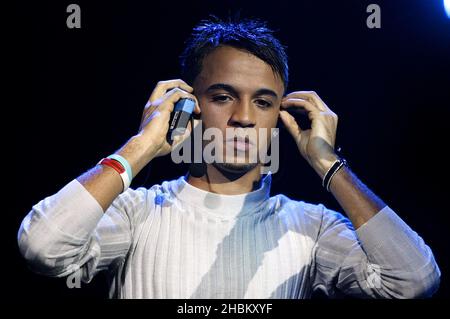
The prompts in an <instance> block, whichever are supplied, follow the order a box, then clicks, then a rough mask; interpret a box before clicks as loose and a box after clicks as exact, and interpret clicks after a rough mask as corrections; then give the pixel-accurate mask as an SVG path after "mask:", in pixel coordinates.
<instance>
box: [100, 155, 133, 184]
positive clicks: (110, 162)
mask: <svg viewBox="0 0 450 319" xmlns="http://www.w3.org/2000/svg"><path fill="white" fill-rule="evenodd" d="M98 164H99V165H105V166H109V167H111V168H113V169H114V170H115V171H116V172H117V173H119V175H120V178H121V179H122V185H123V190H122V193H123V192H124V191H126V190H127V189H128V187H130V184H131V180H130V177H129V174H128V172H127V170H126V169H125V167H124V166H123V165H122V163H120V162H119V161H117V160H115V159H112V158H103V159H102V160H100V162H98Z"/></svg>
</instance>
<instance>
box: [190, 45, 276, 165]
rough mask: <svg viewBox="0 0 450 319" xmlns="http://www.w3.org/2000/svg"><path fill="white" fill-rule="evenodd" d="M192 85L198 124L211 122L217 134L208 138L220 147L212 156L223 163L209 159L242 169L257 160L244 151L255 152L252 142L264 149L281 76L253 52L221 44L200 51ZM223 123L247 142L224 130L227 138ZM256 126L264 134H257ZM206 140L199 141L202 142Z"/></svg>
mask: <svg viewBox="0 0 450 319" xmlns="http://www.w3.org/2000/svg"><path fill="white" fill-rule="evenodd" d="M193 87H194V94H195V95H196V97H197V98H198V100H199V103H200V108H201V111H202V113H201V119H202V121H203V127H204V129H208V128H217V129H218V130H220V131H221V133H222V136H223V139H222V140H220V141H218V140H217V141H214V143H215V144H216V146H217V145H218V144H217V143H220V144H221V146H222V147H221V149H223V153H222V154H216V156H215V158H220V160H219V161H221V162H225V163H223V164H215V165H216V166H219V167H220V168H223V169H225V170H226V171H231V172H245V171H248V170H250V169H252V168H254V167H255V166H257V165H258V163H255V162H254V157H251V156H250V154H251V152H255V153H252V154H253V155H254V154H256V153H257V152H258V150H259V149H258V147H259V148H265V150H267V146H268V145H269V143H270V138H271V135H270V133H271V132H270V129H271V128H274V127H275V126H276V123H277V120H278V114H279V111H280V103H281V98H282V96H283V91H284V85H283V81H282V80H281V78H280V77H279V76H278V75H277V74H275V73H274V72H273V70H272V68H271V67H270V66H269V65H268V64H267V63H266V62H264V61H263V60H261V59H259V58H258V57H256V56H254V55H252V54H250V53H248V52H246V51H243V50H239V49H236V48H233V47H230V46H224V47H219V48H217V49H216V50H214V51H213V52H212V53H210V54H209V55H207V56H206V57H205V59H204V60H203V66H202V70H201V72H200V74H199V75H198V76H197V78H196V79H195V81H194V83H193ZM227 128H229V129H239V130H238V131H235V132H237V133H238V135H242V136H244V135H246V136H247V139H249V141H248V143H246V142H245V140H244V138H242V140H241V138H237V140H238V141H236V138H234V136H230V135H229V134H228V137H231V140H227V139H228V137H227ZM261 130H264V131H265V133H266V136H267V137H266V138H261V139H260V138H259V132H260V131H261ZM254 133H256V136H255V134H254ZM208 143H209V141H204V146H205V145H206V144H208ZM216 149H217V148H216ZM230 154H233V155H232V156H230ZM227 155H228V156H227ZM236 162H237V163H236Z"/></svg>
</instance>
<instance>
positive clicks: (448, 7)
mask: <svg viewBox="0 0 450 319" xmlns="http://www.w3.org/2000/svg"><path fill="white" fill-rule="evenodd" d="M444 9H445V13H447V17H448V18H450V0H444Z"/></svg>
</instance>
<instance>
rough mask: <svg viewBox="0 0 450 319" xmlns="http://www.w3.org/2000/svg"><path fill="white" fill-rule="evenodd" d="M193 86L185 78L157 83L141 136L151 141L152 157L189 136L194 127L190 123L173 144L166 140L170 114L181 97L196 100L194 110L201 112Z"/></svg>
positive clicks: (166, 150)
mask: <svg viewBox="0 0 450 319" xmlns="http://www.w3.org/2000/svg"><path fill="white" fill-rule="evenodd" d="M193 90H194V89H193V88H192V87H191V86H189V85H188V84H187V83H186V82H184V81H183V80H180V79H177V80H168V81H160V82H158V83H157V85H156V87H155V89H154V90H153V92H152V94H151V96H150V98H149V100H148V102H147V104H146V105H145V108H144V112H143V114H142V119H141V125H140V128H139V134H138V135H139V136H140V137H141V138H142V139H143V140H144V141H146V143H149V146H150V150H151V151H150V155H149V156H150V157H151V158H155V157H158V156H164V155H166V154H168V153H170V151H171V150H172V149H173V148H174V147H175V146H176V145H177V144H179V143H180V142H181V141H183V140H184V139H185V138H186V137H188V136H189V134H190V132H191V130H192V128H191V123H189V124H188V127H187V130H186V133H185V134H184V136H178V137H176V138H175V139H174V142H173V143H172V145H170V144H169V143H168V142H167V140H166V135H167V132H168V130H169V121H170V114H171V112H172V111H173V108H174V105H175V103H176V102H178V100H180V99H181V98H190V99H192V100H194V101H195V108H194V112H195V113H197V114H200V107H199V103H198V100H197V98H196V97H195V96H194V95H193V94H192V92H193Z"/></svg>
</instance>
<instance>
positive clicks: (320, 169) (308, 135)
mask: <svg viewBox="0 0 450 319" xmlns="http://www.w3.org/2000/svg"><path fill="white" fill-rule="evenodd" d="M288 108H289V109H291V108H296V111H300V112H305V113H307V114H308V118H309V120H310V121H311V128H310V129H305V130H302V129H301V128H300V126H299V125H298V123H297V121H296V120H295V118H294V117H293V116H292V115H291V114H289V113H288V112H287V111H286V109H288ZM280 118H281V120H282V121H283V123H284V125H285V126H286V128H287V129H288V131H289V133H290V134H291V135H292V136H293V137H294V140H295V142H296V144H297V146H298V149H299V151H300V153H301V154H302V156H303V158H305V159H306V161H307V162H308V163H309V164H310V165H311V166H312V167H313V168H314V170H315V171H316V172H317V174H319V176H320V177H321V178H323V176H324V175H325V173H326V172H327V170H328V169H329V168H330V167H331V166H332V165H333V163H334V162H335V161H336V159H337V158H338V156H337V155H336V153H335V152H334V143H335V140H336V129H337V123H338V117H337V115H336V114H335V113H334V112H333V111H331V110H330V108H329V107H328V106H327V105H326V104H325V103H324V102H323V101H322V99H321V98H320V97H319V96H318V95H317V93H316V92H314V91H295V92H292V93H289V94H287V95H286V96H284V97H283V99H282V101H281V109H280Z"/></svg>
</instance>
